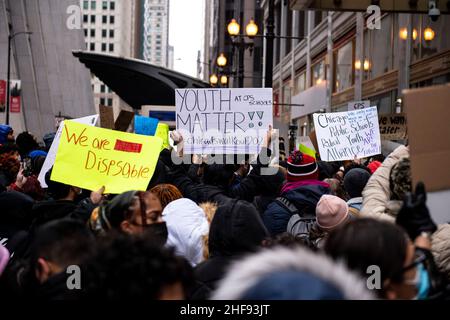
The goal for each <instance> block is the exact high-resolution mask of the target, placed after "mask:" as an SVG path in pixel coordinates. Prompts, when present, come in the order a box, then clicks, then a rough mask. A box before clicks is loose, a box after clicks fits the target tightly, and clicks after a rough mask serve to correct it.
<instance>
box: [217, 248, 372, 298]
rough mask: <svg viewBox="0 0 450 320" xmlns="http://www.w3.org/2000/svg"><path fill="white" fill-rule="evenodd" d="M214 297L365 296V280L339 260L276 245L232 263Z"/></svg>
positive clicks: (305, 250) (368, 296) (367, 296)
mask: <svg viewBox="0 0 450 320" xmlns="http://www.w3.org/2000/svg"><path fill="white" fill-rule="evenodd" d="M212 298H213V299H217V300H240V299H244V300H326V299H333V300H337V299H345V300H369V299H374V296H373V295H372V294H371V293H370V292H369V291H368V290H367V287H366V282H365V281H363V280H362V279H360V277H358V276H357V275H356V274H353V273H352V272H350V271H349V270H348V269H347V268H346V267H345V266H344V265H343V264H338V263H336V262H334V261H332V260H331V259H330V258H328V257H327V256H325V255H320V254H315V253H313V252H311V251H309V250H307V249H303V248H297V249H287V248H283V247H278V248H275V249H273V250H265V251H262V252H260V253H258V254H254V255H252V256H249V257H247V258H245V259H244V260H241V261H239V262H236V263H234V264H233V265H232V266H231V268H230V269H229V272H228V273H227V276H226V277H225V278H224V279H223V280H222V281H221V282H220V283H219V287H218V290H217V291H216V292H215V293H214V294H213V296H212Z"/></svg>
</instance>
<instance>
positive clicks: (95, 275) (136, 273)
mask: <svg viewBox="0 0 450 320" xmlns="http://www.w3.org/2000/svg"><path fill="white" fill-rule="evenodd" d="M83 269H84V272H83V274H84V275H85V276H84V277H83V278H82V281H83V282H84V283H83V284H82V288H83V291H84V292H83V293H82V296H81V297H82V298H83V299H87V300H90V299H98V297H101V298H102V299H106V300H119V299H129V298H143V297H145V298H146V299H149V300H155V299H159V298H160V297H161V294H162V293H163V291H164V289H165V287H167V286H170V285H173V284H176V283H180V284H181V285H182V286H183V289H184V291H185V294H187V292H188V291H189V290H190V289H191V287H192V285H193V279H194V274H193V271H192V269H191V267H190V265H189V263H187V262H186V261H185V260H184V259H182V258H180V257H177V256H176V255H175V253H174V251H173V249H168V248H163V247H159V246H156V245H155V244H154V243H152V241H148V239H146V238H145V237H130V236H126V235H118V234H116V235H114V237H111V238H107V239H105V242H102V243H101V244H100V246H99V249H98V253H97V254H96V255H95V256H93V257H92V259H91V260H90V261H89V262H88V263H86V264H85V265H84V266H83ZM91 301H93V300H91Z"/></svg>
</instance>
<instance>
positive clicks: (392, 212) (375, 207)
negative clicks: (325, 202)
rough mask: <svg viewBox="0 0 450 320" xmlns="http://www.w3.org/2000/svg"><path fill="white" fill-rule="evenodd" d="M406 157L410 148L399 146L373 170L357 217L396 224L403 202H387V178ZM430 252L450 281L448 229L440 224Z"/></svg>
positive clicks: (389, 194)
mask: <svg viewBox="0 0 450 320" xmlns="http://www.w3.org/2000/svg"><path fill="white" fill-rule="evenodd" d="M405 157H409V148H408V147H405V146H400V147H398V148H397V149H395V150H394V151H393V152H392V153H391V154H390V155H389V156H388V157H387V158H386V159H385V160H384V162H383V164H382V165H381V167H379V168H378V169H377V171H375V173H374V174H373V175H372V176H371V177H370V179H369V181H368V182H367V185H366V187H365V188H364V190H363V192H362V196H363V204H362V208H361V211H360V213H359V214H360V217H363V218H364V217H366V218H375V219H380V220H387V221H390V222H392V223H395V218H396V217H397V214H398V212H399V211H400V209H401V207H402V205H403V202H402V201H398V200H390V198H391V190H390V187H389V176H390V173H391V169H392V167H393V166H394V165H395V164H396V163H397V162H398V161H400V159H402V158H405ZM431 252H432V253H433V255H434V257H435V260H436V265H437V266H438V268H439V269H440V270H441V271H443V272H444V273H445V274H446V275H447V276H448V277H449V279H450V226H449V225H439V228H438V231H436V233H435V234H433V238H432V245H431Z"/></svg>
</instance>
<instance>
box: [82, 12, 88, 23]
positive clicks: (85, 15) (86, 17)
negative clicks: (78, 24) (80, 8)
mask: <svg viewBox="0 0 450 320" xmlns="http://www.w3.org/2000/svg"><path fill="white" fill-rule="evenodd" d="M88 20H89V18H88V15H87V14H83V22H84V23H88Z"/></svg>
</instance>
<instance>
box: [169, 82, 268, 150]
mask: <svg viewBox="0 0 450 320" xmlns="http://www.w3.org/2000/svg"><path fill="white" fill-rule="evenodd" d="M175 102H176V126H177V130H179V131H180V133H181V135H182V136H183V140H184V152H185V153H186V154H244V153H246V154H249V153H258V152H259V151H260V149H261V144H262V142H263V140H264V136H265V135H266V132H267V130H268V129H269V125H272V123H273V113H272V89H267V88H236V89H234V88H233V89H177V90H176V93H175Z"/></svg>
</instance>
